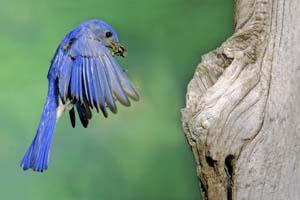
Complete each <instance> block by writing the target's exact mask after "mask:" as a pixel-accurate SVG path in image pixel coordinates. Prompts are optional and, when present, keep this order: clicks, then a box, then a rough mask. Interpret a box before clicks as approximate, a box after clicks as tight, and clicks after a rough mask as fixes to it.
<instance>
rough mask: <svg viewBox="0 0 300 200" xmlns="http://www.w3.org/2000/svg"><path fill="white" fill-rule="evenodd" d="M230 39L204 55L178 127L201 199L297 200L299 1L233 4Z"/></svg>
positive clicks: (299, 169)
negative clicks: (193, 163)
mask: <svg viewBox="0 0 300 200" xmlns="http://www.w3.org/2000/svg"><path fill="white" fill-rule="evenodd" d="M235 4H236V5H235V33H234V34H233V36H232V37H230V38H229V39H228V40H227V41H225V42H224V43H223V44H222V45H221V47H219V48H218V49H216V50H214V51H212V52H210V53H208V54H207V55H204V56H203V58H202V62H201V63H200V64H199V65H198V66H197V68H196V71H195V74H194V77H193V79H192V80H191V81H190V83H189V85H188V91H187V95H186V108H184V109H183V110H182V121H183V128H184V131H185V134H186V137H187V139H188V142H189V144H190V145H191V148H192V151H193V154H194V157H195V160H196V164H197V176H198V177H199V182H200V183H201V187H202V191H203V196H204V198H205V199H209V200H215V199H216V200H218V199H221V200H222V199H228V200H233V199H239V200H240V199H241V200H246V199H247V200H250V199H253V200H254V199H255V200H258V199H261V200H269V199H275V200H298V199H300V1H299V0H236V2H235Z"/></svg>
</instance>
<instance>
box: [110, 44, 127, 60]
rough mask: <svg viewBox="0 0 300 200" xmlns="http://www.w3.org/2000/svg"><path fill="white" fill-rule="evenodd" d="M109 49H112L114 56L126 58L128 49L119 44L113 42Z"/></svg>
mask: <svg viewBox="0 0 300 200" xmlns="http://www.w3.org/2000/svg"><path fill="white" fill-rule="evenodd" d="M108 47H109V48H111V49H112V54H113V56H114V55H116V56H122V57H125V56H126V49H125V48H124V47H123V46H122V45H121V44H120V43H119V42H115V41H111V42H109V45H108Z"/></svg>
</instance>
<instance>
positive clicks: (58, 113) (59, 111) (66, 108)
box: [56, 99, 73, 120]
mask: <svg viewBox="0 0 300 200" xmlns="http://www.w3.org/2000/svg"><path fill="white" fill-rule="evenodd" d="M72 108H73V104H71V101H70V100H67V102H66V103H65V104H63V102H62V101H61V99H59V105H58V107H57V110H56V120H58V119H59V118H60V117H61V116H62V114H63V113H64V112H65V111H69V110H71V109H72Z"/></svg>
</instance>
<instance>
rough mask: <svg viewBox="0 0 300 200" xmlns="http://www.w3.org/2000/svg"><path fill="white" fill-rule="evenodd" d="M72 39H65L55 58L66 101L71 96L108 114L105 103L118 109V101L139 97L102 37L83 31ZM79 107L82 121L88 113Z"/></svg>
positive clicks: (85, 120)
mask: <svg viewBox="0 0 300 200" xmlns="http://www.w3.org/2000/svg"><path fill="white" fill-rule="evenodd" d="M71 36H74V34H73V35H72V34H69V36H68V35H67V36H66V37H69V41H68V40H67V39H64V40H63V42H62V44H61V45H60V47H59V49H58V50H57V52H56V55H55V57H54V59H53V61H52V67H53V68H54V69H55V70H56V72H57V76H58V82H59V83H58V85H59V94H60V98H61V99H62V101H63V102H65V101H66V100H67V99H70V100H72V101H73V102H74V104H79V105H81V104H85V105H88V106H89V108H88V109H90V108H91V109H92V108H95V109H96V110H97V111H98V110H101V111H102V113H103V115H104V116H105V117H107V111H106V107H108V108H109V109H110V110H111V111H112V112H114V113H116V112H117V106H116V103H115V101H116V100H118V101H119V102H120V103H121V104H123V105H124V106H130V101H129V98H128V97H130V98H131V99H133V100H138V99H139V96H138V93H137V92H136V90H135V89H134V87H133V86H132V84H131V83H130V81H129V79H128V77H127V75H126V73H125V72H124V70H123V69H121V67H120V66H119V65H118V63H117V62H116V61H115V59H114V58H113V57H112V55H111V53H110V51H109V49H108V48H107V47H105V46H104V45H103V44H102V43H101V42H100V41H98V40H95V39H93V38H92V37H87V36H86V35H80V36H79V37H77V38H76V39H73V38H74V37H71ZM79 105H78V106H77V110H78V109H79V110H80V111H79V112H80V118H81V121H82V122H84V123H83V125H84V126H86V125H87V121H88V117H87V115H86V114H83V112H82V111H81V110H84V109H83V108H84V107H79Z"/></svg>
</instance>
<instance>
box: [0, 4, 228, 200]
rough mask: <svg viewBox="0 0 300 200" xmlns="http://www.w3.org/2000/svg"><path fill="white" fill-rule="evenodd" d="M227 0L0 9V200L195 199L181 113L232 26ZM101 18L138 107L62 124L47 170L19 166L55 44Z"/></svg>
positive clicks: (34, 123)
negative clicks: (203, 65) (120, 54)
mask: <svg viewBox="0 0 300 200" xmlns="http://www.w3.org/2000/svg"><path fill="white" fill-rule="evenodd" d="M232 13H233V1H232V0H151V1H140V0H128V1H124V0H106V1H104V0H85V1H74V0H51V1H50V0H48V1H46V0H24V1H19V0H18V1H17V0H10V1H3V0H2V1H1V2H0V25H1V29H0V54H1V56H0V57H1V59H0V66H1V73H0V78H1V79H0V80H1V84H0V89H1V95H0V105H1V112H0V122H1V126H0V133H1V139H0V169H1V170H0V199H8V200H15V199H22V200H41V199H42V200H48V199H49V200H52V199H57V200H69V199H70V200H77V199H80V200H81V199H86V200H90V199H103V200H120V199H122V200H140V199H143V200H157V199H159V200H199V199H200V191H199V188H198V181H197V178H196V172H195V166H194V160H193V157H192V153H191V152H190V148H189V146H188V144H187V142H186V140H185V137H184V134H183V132H182V129H181V122H180V108H182V107H184V102H185V91H186V85H187V83H188V81H189V80H190V79H191V78H192V76H193V73H194V69H195V66H196V65H197V63H198V62H199V61H200V55H201V54H203V53H205V52H208V51H209V50H212V49H214V48H215V47H217V46H218V45H220V44H221V43H222V41H224V40H225V39H226V37H228V36H229V35H230V34H231V32H232V29H233V16H232V15H233V14H232ZM90 18H99V19H103V20H104V21H107V22H108V23H109V24H111V25H112V26H113V27H114V28H115V29H116V30H117V32H118V34H119V37H120V40H121V42H122V43H123V44H124V45H125V46H126V47H127V48H128V50H129V53H128V56H127V57H126V58H125V59H119V62H120V63H121V64H122V66H123V68H125V69H126V70H127V71H128V74H129V77H130V78H131V79H132V80H133V82H134V84H135V85H136V86H137V88H138V90H139V91H140V94H141V101H140V102H138V103H134V104H133V106H132V107H131V108H130V109H129V108H120V107H119V114H118V115H112V114H111V115H110V116H109V118H108V119H104V118H103V117H102V116H100V115H94V118H93V120H92V121H91V123H90V125H89V127H88V128H87V129H84V128H82V127H81V126H80V125H79V121H77V122H78V123H77V127H76V128H75V129H73V128H71V125H70V122H69V116H68V115H64V116H63V118H62V119H61V120H60V121H59V124H58V126H57V129H56V134H55V137H54V142H53V146H52V154H51V162H50V169H49V170H48V171H46V172H45V173H43V174H40V173H34V172H31V171H27V172H23V171H22V170H21V169H20V168H19V166H18V165H19V161H20V159H21V158H22V156H23V154H24V152H25V150H26V149H27V147H28V145H29V144H30V143H31V141H32V139H33V136H34V134H35V131H36V128H37V125H38V122H39V118H40V114H41V111H42V107H43V104H44V99H45V96H46V92H47V80H46V74H47V72H48V68H49V63H50V60H51V58H52V56H53V53H54V51H55V49H56V47H57V45H58V43H59V42H60V40H61V39H62V37H63V36H64V35H65V34H66V33H67V32H68V31H69V30H70V29H72V28H73V27H74V26H76V25H77V24H78V23H80V22H82V21H83V20H86V19H90Z"/></svg>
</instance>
